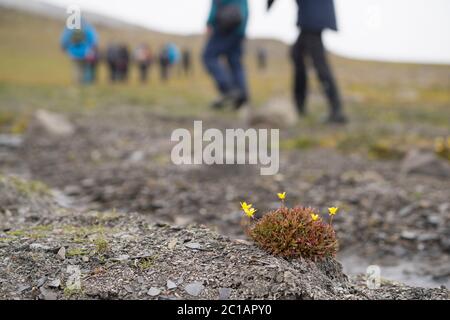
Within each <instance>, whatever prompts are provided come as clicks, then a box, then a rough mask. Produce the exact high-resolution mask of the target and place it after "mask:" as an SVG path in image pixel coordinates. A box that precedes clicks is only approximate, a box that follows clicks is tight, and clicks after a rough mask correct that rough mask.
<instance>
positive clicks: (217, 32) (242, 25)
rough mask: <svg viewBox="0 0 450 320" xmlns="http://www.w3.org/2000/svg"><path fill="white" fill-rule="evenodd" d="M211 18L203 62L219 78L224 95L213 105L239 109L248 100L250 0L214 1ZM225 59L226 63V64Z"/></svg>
mask: <svg viewBox="0 0 450 320" xmlns="http://www.w3.org/2000/svg"><path fill="white" fill-rule="evenodd" d="M211 1H212V5H211V11H210V14H209V18H208V21H207V29H208V41H207V43H206V46H205V49H204V51H203V63H204V65H205V67H206V69H207V70H208V72H209V74H210V75H211V76H212V78H213V79H214V81H215V84H216V87H217V89H218V91H219V92H220V94H221V96H220V98H219V99H218V100H217V101H215V102H214V103H213V104H212V107H214V108H222V107H224V106H225V105H226V104H227V103H231V104H232V105H233V106H234V107H235V108H236V109H238V108H240V107H241V106H243V105H244V104H245V103H246V102H247V101H248V92H247V80H246V74H245V69H244V66H243V64H242V55H243V52H244V50H243V49H244V42H245V31H246V28H247V22H248V17H249V7H248V2H247V0H211ZM222 58H224V61H225V62H226V63H225V64H224V63H222Z"/></svg>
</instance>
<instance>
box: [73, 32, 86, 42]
mask: <svg viewBox="0 0 450 320" xmlns="http://www.w3.org/2000/svg"><path fill="white" fill-rule="evenodd" d="M85 40H86V35H85V33H84V31H83V30H74V31H73V32H72V35H71V37H70V42H71V43H72V44H73V45H79V44H81V43H82V42H84V41H85Z"/></svg>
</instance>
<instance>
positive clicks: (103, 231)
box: [0, 177, 449, 299]
mask: <svg viewBox="0 0 450 320" xmlns="http://www.w3.org/2000/svg"><path fill="white" fill-rule="evenodd" d="M0 191H1V193H0V204H1V207H2V209H3V212H2V218H3V219H2V223H1V228H2V229H3V230H9V227H7V226H8V225H13V226H15V225H20V226H21V229H15V228H14V229H11V230H10V231H6V232H2V233H0V240H1V241H0V254H1V257H2V259H1V260H0V283H1V286H0V299H181V298H184V299H263V298H266V299H448V298H449V295H448V290H446V289H423V288H412V287H408V286H404V285H400V284H396V283H392V282H387V281H384V282H383V284H382V287H381V288H380V289H376V290H369V289H367V287H366V286H365V285H364V282H363V279H360V280H359V281H357V280H350V279H349V278H348V277H347V276H346V275H344V273H343V272H342V267H341V265H340V264H339V263H338V262H337V261H335V260H333V259H329V260H324V261H320V262H317V263H315V262H312V261H307V260H299V259H297V260H293V261H287V260H284V259H281V258H276V257H274V256H271V255H269V254H267V253H265V252H263V251H262V250H260V249H258V248H257V247H256V246H255V245H254V244H252V243H249V242H247V241H243V240H240V241H239V240H232V239H230V238H229V237H225V236H222V235H219V234H217V233H214V232H212V231H210V230H209V229H207V228H204V227H175V226H170V225H167V224H162V223H159V224H149V223H147V222H146V220H145V219H143V218H142V215H139V214H132V213H127V214H121V213H118V212H115V211H112V212H111V211H110V212H76V211H74V210H73V209H68V208H63V207H61V206H60V204H58V203H57V201H55V199H54V198H53V196H52V195H51V191H50V190H47V189H45V187H44V186H43V185H41V184H36V183H32V182H26V181H24V180H20V179H16V178H6V177H2V178H1V180H0Z"/></svg>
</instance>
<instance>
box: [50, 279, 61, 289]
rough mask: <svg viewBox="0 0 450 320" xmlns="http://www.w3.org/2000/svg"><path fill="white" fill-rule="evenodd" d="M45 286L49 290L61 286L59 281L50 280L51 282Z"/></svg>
mask: <svg viewBox="0 0 450 320" xmlns="http://www.w3.org/2000/svg"><path fill="white" fill-rule="evenodd" d="M47 286H48V287H49V288H55V289H57V288H59V287H60V286H61V280H59V279H55V280H52V281H50V282H49V283H48V284H47Z"/></svg>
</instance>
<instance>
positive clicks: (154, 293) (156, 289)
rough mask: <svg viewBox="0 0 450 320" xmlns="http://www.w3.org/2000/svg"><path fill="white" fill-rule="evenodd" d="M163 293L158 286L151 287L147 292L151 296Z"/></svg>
mask: <svg viewBox="0 0 450 320" xmlns="http://www.w3.org/2000/svg"><path fill="white" fill-rule="evenodd" d="M160 293H161V290H159V289H158V288H155V287H151V288H150V289H149V290H148V291H147V294H148V295H149V296H151V297H156V296H158V295H159V294H160Z"/></svg>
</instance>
